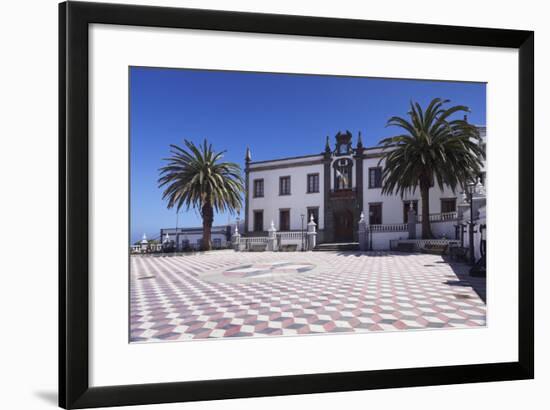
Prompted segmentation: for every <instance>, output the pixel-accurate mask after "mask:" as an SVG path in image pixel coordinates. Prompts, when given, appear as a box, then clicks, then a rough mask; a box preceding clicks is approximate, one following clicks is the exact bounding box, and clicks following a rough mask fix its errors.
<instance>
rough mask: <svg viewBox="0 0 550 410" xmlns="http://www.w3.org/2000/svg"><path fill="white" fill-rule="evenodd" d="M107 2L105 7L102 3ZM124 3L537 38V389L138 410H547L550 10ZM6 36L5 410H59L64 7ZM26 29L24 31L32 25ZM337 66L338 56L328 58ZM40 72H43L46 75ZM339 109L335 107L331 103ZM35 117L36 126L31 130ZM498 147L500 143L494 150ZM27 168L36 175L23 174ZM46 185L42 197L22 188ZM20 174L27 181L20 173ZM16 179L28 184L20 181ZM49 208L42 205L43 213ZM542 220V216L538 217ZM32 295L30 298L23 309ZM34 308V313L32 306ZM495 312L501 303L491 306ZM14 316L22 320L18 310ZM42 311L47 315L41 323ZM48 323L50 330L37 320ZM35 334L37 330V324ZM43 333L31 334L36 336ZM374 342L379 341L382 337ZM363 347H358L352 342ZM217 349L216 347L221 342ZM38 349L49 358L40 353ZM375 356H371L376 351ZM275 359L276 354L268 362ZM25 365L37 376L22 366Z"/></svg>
mask: <svg viewBox="0 0 550 410" xmlns="http://www.w3.org/2000/svg"><path fill="white" fill-rule="evenodd" d="M96 1H101V0H96ZM117 2H119V3H141V4H156V5H169V6H187V7H199V8H200V7H202V8H214V9H233V10H241V11H261V12H271V13H283V14H309V15H319V16H326V17H335V16H336V17H348V18H357V19H373V20H390V21H408V22H417V23H437V24H456V25H468V26H485V27H487V26H489V27H503V28H518V29H534V30H536V43H535V44H536V53H537V57H536V60H535V64H536V67H535V72H536V73H538V74H539V75H537V79H536V81H537V89H538V90H541V91H540V92H537V93H536V102H535V107H536V111H537V112H536V114H535V118H536V124H535V127H536V135H537V137H536V138H537V141H536V146H537V150H536V152H535V156H536V160H535V165H536V173H535V175H537V177H536V185H537V187H536V189H537V195H536V199H535V200H536V202H537V207H536V212H537V215H538V216H539V218H538V219H537V223H536V228H535V229H536V237H537V242H536V249H535V258H536V259H535V262H536V278H535V280H536V283H537V287H536V289H535V292H536V295H535V305H536V309H537V311H538V312H539V314H538V315H537V316H536V327H535V329H536V344H537V346H538V349H537V350H536V360H537V364H536V379H535V380H528V381H512V382H498V383H480V384H464V385H459V386H456V385H455V386H432V387H421V388H407V389H388V390H374V391H362V392H360V391H359V392H346V393H330V394H328V393H325V394H311V395H301V396H286V397H268V398H255V399H240V400H224V401H214V402H196V403H186V404H184V405H182V404H178V403H174V404H164V405H151V406H133V407H128V409H133V410H176V409H182V408H184V409H185V410H217V409H225V410H256V409H258V408H261V409H262V410H279V409H281V408H288V409H292V408H304V409H305V408H308V409H309V408H311V409H317V410H324V409H334V408H346V409H350V410H351V409H363V408H364V407H365V403H367V402H368V403H369V404H370V405H371V407H373V408H374V407H380V408H389V409H399V408H409V409H423V410H439V409H441V407H442V403H444V406H445V408H446V410H464V409H499V410H508V409H517V408H529V409H533V410H538V409H546V408H547V407H548V399H547V386H548V385H549V384H550V352H549V351H548V349H546V348H545V346H548V345H549V344H550V328H549V327H548V326H547V323H546V322H547V319H546V315H545V314H544V313H545V312H548V311H550V298H548V297H546V293H547V289H549V288H550V275H547V274H546V273H547V271H548V269H547V266H548V259H547V254H548V251H547V249H546V248H547V242H548V238H547V232H550V219H549V218H545V217H544V216H543V214H544V213H545V210H546V209H547V205H546V204H548V203H549V202H550V191H549V190H548V189H545V188H546V185H547V175H549V173H550V164H549V162H548V160H547V159H546V158H545V157H546V155H547V154H546V153H547V152H549V151H550V139H549V138H546V137H545V135H546V128H547V127H546V125H545V122H544V118H545V113H546V112H547V111H548V109H549V108H550V103H549V102H548V99H547V96H546V93H545V92H544V90H548V89H550V77H549V76H547V75H546V74H545V73H548V72H550V54H549V53H548V51H547V50H548V48H549V47H550V25H548V21H547V20H548V13H547V11H545V10H546V8H547V5H546V3H545V2H542V1H535V0H524V1H521V2H516V1H514V2H512V1H508V2H501V3H496V2H480V1H477V0H476V1H474V0H464V1H462V2H461V3H460V4H447V3H442V2H441V1H440V0H425V1H423V2H410V1H406V0H393V1H392V2H356V1H353V0H340V1H338V2H334V1H324V2H323V1H312V2H307V1H300V2H298V1H295V0H265V1H262V2H258V1H252V0H233V1H232V2H231V3H228V2H227V1H225V0H187V1H185V0H163V1H154V0H117ZM1 12H2V15H4V17H5V18H4V20H3V24H2V25H1V26H0V35H1V36H2V38H3V39H5V41H3V42H2V57H3V60H4V61H5V62H9V64H3V65H1V66H0V74H1V75H0V78H1V79H2V80H1V81H2V98H0V111H1V112H2V113H3V120H2V121H0V135H2V136H3V139H2V141H3V144H4V145H3V148H2V150H0V157H1V160H0V174H1V175H3V178H2V192H3V197H5V198H7V200H5V201H3V202H2V205H1V207H2V208H1V209H2V213H1V215H2V230H3V233H4V235H2V238H1V239H0V240H1V241H2V244H1V248H2V249H4V250H5V253H4V254H5V255H8V256H9V257H6V258H4V259H3V265H2V272H6V273H9V274H6V275H4V286H3V291H4V292H3V293H2V297H1V298H0V308H1V309H2V311H4V312H7V311H13V312H14V314H8V315H5V316H4V318H3V328H4V329H5V331H6V332H8V333H9V334H11V335H12V336H11V337H5V338H4V339H3V341H2V342H3V348H2V349H1V350H0V362H1V363H2V368H1V370H0V373H1V375H2V376H4V379H6V380H9V381H10V383H9V388H6V389H4V394H3V395H2V405H3V407H4V408H8V409H14V410H16V409H37V410H40V409H54V408H56V404H55V402H56V400H57V399H56V394H57V393H56V391H57V360H58V358H57V354H56V353H55V352H56V351H57V310H58V308H57V292H58V288H57V266H58V262H57V229H58V228H57V227H58V218H57V168H58V165H57V81H56V79H57V0H55V1H54V0H28V1H25V2H4V3H3V4H2V6H1ZM23 21H24V24H23ZM329 57H330V56H327V58H329ZM38 63H39V64H38ZM328 103H331V102H328ZM29 115H32V120H30V117H29ZM489 143H490V142H489ZM23 154H24V158H25V162H26V163H29V164H32V166H22V161H21V158H22V155H23ZM37 169H38V170H40V183H34V184H33V189H32V190H29V189H28V184H24V183H21V181H29V182H30V181H36V178H37V173H36V171H37ZM14 170H17V172H14ZM14 175H17V177H14ZM36 198H40V206H37V204H36ZM537 210H538V211H537ZM21 231H26V232H30V231H32V232H40V235H41V236H42V237H44V238H45V240H44V241H42V242H41V245H40V246H38V247H34V248H32V257H29V251H28V250H27V249H26V248H25V247H21V246H14V245H13V242H14V233H16V232H21ZM19 290H24V293H25V298H24V300H23V299H22V293H21V291H19ZM22 300H23V302H24V303H23V302H22ZM489 304H490V302H489ZM14 308H15V309H14ZM37 312H39V315H37ZM37 319H39V320H37ZM29 323H32V325H29ZM30 330H32V331H30ZM373 336H375V335H373ZM351 337H353V336H351ZM212 343H217V342H212ZM37 347H39V348H37ZM366 348H368V347H366ZM266 354H267V353H266ZM22 362H25V363H32V366H30V367H29V366H22V365H21V364H22Z"/></svg>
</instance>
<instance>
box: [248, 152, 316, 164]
mask: <svg viewBox="0 0 550 410" xmlns="http://www.w3.org/2000/svg"><path fill="white" fill-rule="evenodd" d="M322 156H323V153H319V154H309V155H298V156H296V157H284V158H275V159H266V160H263V161H253V162H250V164H249V165H256V164H265V163H267V162H280V161H288V160H292V159H303V158H313V157H322Z"/></svg>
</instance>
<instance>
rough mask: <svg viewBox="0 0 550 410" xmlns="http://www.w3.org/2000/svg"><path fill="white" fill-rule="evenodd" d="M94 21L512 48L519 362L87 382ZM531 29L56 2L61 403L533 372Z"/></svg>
mask: <svg viewBox="0 0 550 410" xmlns="http://www.w3.org/2000/svg"><path fill="white" fill-rule="evenodd" d="M92 23H103V24H115V25H132V26H149V27H169V28H187V29H198V30H216V31H238V32H248V33H270V34H288V35H302V36H320V37H338V38H353V39H370V40H385V41H406V42H418V43H439V44H452V45H469V46H484V47H504V48H510V49H517V50H519V61H518V64H519V101H518V102H517V103H518V105H519V130H518V133H519V203H518V207H519V264H518V267H517V269H518V281H519V306H518V317H519V329H518V334H519V340H518V346H519V352H518V358H519V360H518V361H517V362H507V363H485V364H473V365H459V366H442V367H424V368H408V369H395V370H376V371H354V372H344V373H325V374H308V375H291V376H277V377H260V378H244V379H232V380H211V381H192V382H177V381H174V382H173V383H159V384H139V385H122V386H105V387H90V384H89V379H88V371H89V358H88V353H89V346H88V336H89V330H88V324H89V321H88V320H89V317H88V315H89V312H88V308H89V304H88V303H89V298H88V284H89V277H88V275H89V272H88V257H89V255H88V230H89V225H88V224H89V220H88V210H89V209H88V207H89V205H88V199H89V191H88V170H89V161H88V149H89V148H88V62H89V61H88V47H89V45H88V26H89V25H90V24H92ZM533 201H534V33H533V32H532V31H518V30H501V29H487V28H472V27H455V26H442V25H426V24H411V23H395V22H380V21H363V20H349V19H336V18H320V17H304V16H290V15H273V14H257V13H242V12H227V11H207V10H198V9H183V8H168V7H151V6H133V5H118V4H105V3H80V2H65V3H61V4H60V5H59V204H60V205H59V405H60V406H61V407H64V408H87V407H99V406H119V405H134V404H152V403H167V402H183V401H197V400H215V399H228V398H242V397H259V396H272V395H290V394H304V393H320V392H339V391H350V390H364V389H383V388H396V387H411V386H426V385H445V384H456V383H474V382H487V381H503V380H519V379H531V378H533V377H534V202H533Z"/></svg>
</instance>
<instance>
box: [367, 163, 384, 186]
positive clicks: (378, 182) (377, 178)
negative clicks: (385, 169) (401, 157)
mask: <svg viewBox="0 0 550 410" xmlns="http://www.w3.org/2000/svg"><path fill="white" fill-rule="evenodd" d="M369 188H382V168H381V167H376V168H369Z"/></svg>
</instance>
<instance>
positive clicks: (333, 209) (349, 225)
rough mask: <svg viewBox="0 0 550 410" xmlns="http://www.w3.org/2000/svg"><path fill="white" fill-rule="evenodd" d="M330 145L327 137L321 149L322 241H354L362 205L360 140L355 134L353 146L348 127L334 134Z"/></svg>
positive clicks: (361, 151) (356, 237)
mask: <svg viewBox="0 0 550 410" xmlns="http://www.w3.org/2000/svg"><path fill="white" fill-rule="evenodd" d="M335 138H336V147H335V149H334V150H332V149H331V147H330V144H329V140H328V137H327V144H326V146H325V152H324V159H323V163H324V187H325V192H324V204H325V220H324V228H325V229H324V232H323V241H324V242H357V241H358V239H359V238H358V234H357V229H356V225H357V222H358V221H359V217H360V214H361V210H362V207H363V161H362V159H363V143H362V141H361V133H359V135H358V141H357V147H356V148H355V149H353V148H352V134H351V132H349V131H346V132H345V133H342V132H339V133H338V134H336V137H335Z"/></svg>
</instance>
